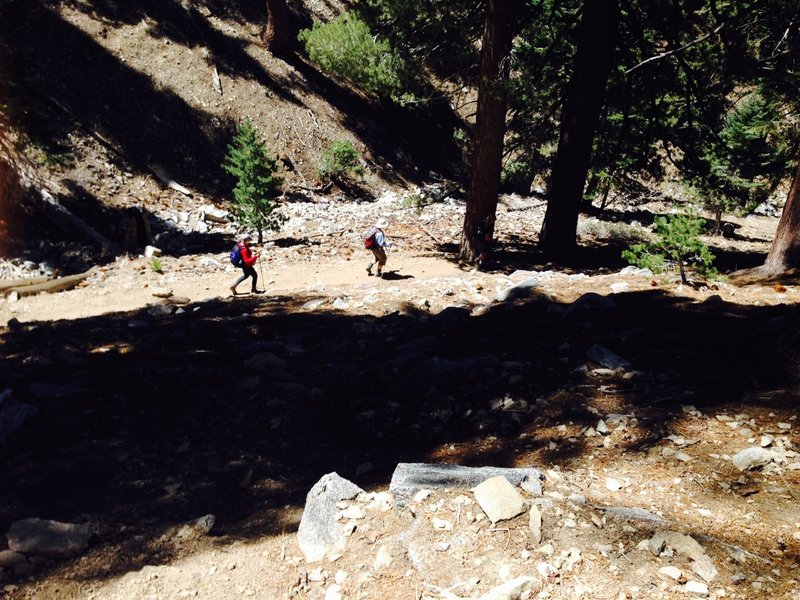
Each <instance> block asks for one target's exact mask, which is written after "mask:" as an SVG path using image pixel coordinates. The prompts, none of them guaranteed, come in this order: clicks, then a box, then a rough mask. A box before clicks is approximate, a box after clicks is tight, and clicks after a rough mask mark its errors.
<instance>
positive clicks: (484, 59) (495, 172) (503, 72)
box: [461, 0, 517, 261]
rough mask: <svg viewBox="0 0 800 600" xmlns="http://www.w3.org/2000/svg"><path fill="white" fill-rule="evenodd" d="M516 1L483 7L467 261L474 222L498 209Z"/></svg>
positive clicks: (472, 255) (474, 249) (474, 245)
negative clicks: (509, 61) (483, 22)
mask: <svg viewBox="0 0 800 600" xmlns="http://www.w3.org/2000/svg"><path fill="white" fill-rule="evenodd" d="M516 5H517V0H489V2H488V6H487V9H486V21H485V24H484V29H483V38H482V45H481V66H480V68H481V74H480V83H479V87H478V108H477V114H476V117H475V139H474V144H473V155H472V170H471V173H470V183H469V191H468V193H467V211H466V215H465V216H464V229H463V231H462V233H461V256H462V257H463V258H465V259H466V260H468V261H475V260H476V259H477V258H478V254H479V252H480V250H479V241H478V234H477V230H478V224H480V223H482V222H483V221H484V219H485V218H486V217H487V216H489V215H494V213H495V211H496V209H497V194H498V193H499V191H500V170H501V166H502V161H503V137H504V136H505V132H506V83H507V80H508V69H507V68H505V66H504V64H503V60H504V59H505V58H506V57H507V56H508V53H509V52H510V50H511V40H512V38H513V28H512V25H511V15H512V13H513V12H514V10H513V9H514V7H515V6H516Z"/></svg>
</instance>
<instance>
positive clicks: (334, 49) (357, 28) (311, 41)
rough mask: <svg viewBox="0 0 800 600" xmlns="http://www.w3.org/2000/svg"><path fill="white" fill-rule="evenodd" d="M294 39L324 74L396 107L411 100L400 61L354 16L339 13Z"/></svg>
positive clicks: (407, 78) (303, 31)
mask: <svg viewBox="0 0 800 600" xmlns="http://www.w3.org/2000/svg"><path fill="white" fill-rule="evenodd" d="M298 39H299V40H300V41H301V42H303V44H304V45H305V49H306V52H307V53H308V56H309V58H310V59H311V60H313V61H314V62H315V63H317V64H318V65H319V66H320V67H321V68H322V70H323V71H325V72H326V73H329V74H331V75H336V76H339V77H342V78H344V79H347V80H349V81H351V82H352V83H354V84H355V85H357V86H358V87H360V88H361V89H363V90H364V91H366V92H368V93H370V94H374V95H376V96H379V97H381V98H388V99H391V100H392V101H394V102H395V103H397V104H400V105H405V104H408V103H410V102H413V101H414V100H415V99H414V97H413V95H412V94H410V93H409V92H406V91H405V90H406V88H407V87H408V85H407V82H408V81H409V80H410V77H409V76H408V75H407V74H406V73H407V68H406V66H405V63H404V62H403V60H402V59H401V58H400V57H399V56H398V54H397V53H396V52H395V51H394V50H393V49H392V47H391V46H390V45H389V43H388V42H386V41H383V40H380V39H378V38H377V37H376V36H373V35H372V32H370V30H369V25H367V24H366V23H365V22H364V21H363V20H362V19H361V18H360V17H359V16H358V15H357V14H355V13H343V14H341V15H339V16H338V17H336V18H335V19H334V20H332V21H330V22H328V23H320V22H318V21H315V22H314V25H313V26H312V28H311V29H304V30H302V31H301V32H300V34H299V35H298Z"/></svg>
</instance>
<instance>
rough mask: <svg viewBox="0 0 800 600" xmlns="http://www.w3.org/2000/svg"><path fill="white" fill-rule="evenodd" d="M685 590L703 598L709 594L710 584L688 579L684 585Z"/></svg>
mask: <svg viewBox="0 0 800 600" xmlns="http://www.w3.org/2000/svg"><path fill="white" fill-rule="evenodd" d="M683 591H684V592H686V593H687V594H692V595H693V596H700V597H702V598H705V597H706V596H708V586H707V585H706V584H705V583H702V582H700V581H687V582H686V585H685V586H683Z"/></svg>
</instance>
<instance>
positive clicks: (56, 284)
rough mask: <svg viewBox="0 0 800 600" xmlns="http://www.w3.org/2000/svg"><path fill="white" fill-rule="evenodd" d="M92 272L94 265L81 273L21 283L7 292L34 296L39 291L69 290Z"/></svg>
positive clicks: (49, 292) (50, 292) (51, 292)
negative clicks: (31, 283) (39, 281)
mask: <svg viewBox="0 0 800 600" xmlns="http://www.w3.org/2000/svg"><path fill="white" fill-rule="evenodd" d="M93 272H94V267H93V268H91V269H89V270H88V271H84V272H83V273H78V274H77V275H67V276H66V277H57V278H55V279H49V280H47V281H44V282H42V283H35V284H33V285H23V286H19V287H15V288H10V289H7V290H6V291H7V292H9V293H10V292H17V293H18V294H19V295H20V296H35V295H36V294H40V293H43V292H44V293H48V294H53V293H55V292H63V291H65V290H71V289H72V288H74V287H75V286H76V285H78V284H79V283H80V282H82V281H83V280H84V279H86V278H87V277H89V275H91V274H92V273H93Z"/></svg>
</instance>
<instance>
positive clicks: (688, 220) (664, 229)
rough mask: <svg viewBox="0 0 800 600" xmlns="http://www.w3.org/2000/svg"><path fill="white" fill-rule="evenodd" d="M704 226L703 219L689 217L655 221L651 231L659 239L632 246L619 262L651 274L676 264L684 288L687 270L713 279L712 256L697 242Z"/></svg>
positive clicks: (624, 252)
mask: <svg viewBox="0 0 800 600" xmlns="http://www.w3.org/2000/svg"><path fill="white" fill-rule="evenodd" d="M705 224H706V221H705V219H703V218H701V217H697V216H694V215H690V214H675V215H669V216H668V217H656V218H655V221H654V223H653V230H654V231H655V233H656V235H657V236H658V237H657V238H656V240H655V241H651V242H644V243H641V244H634V245H633V246H631V247H630V248H629V249H628V250H625V251H623V252H622V258H623V259H625V260H627V261H628V262H629V263H630V264H632V265H636V266H638V267H640V268H643V269H644V268H647V269H650V270H651V271H653V272H654V273H659V272H663V271H664V270H666V266H667V264H668V262H673V263H675V264H677V266H678V270H679V271H680V276H681V282H682V283H684V284H688V283H689V280H688V278H687V277H686V269H687V268H691V269H692V270H694V271H696V272H697V273H699V274H700V275H703V276H705V277H716V276H717V270H716V269H715V268H714V266H713V263H714V256H713V255H712V254H711V251H710V250H709V249H708V246H707V245H706V243H705V242H703V240H701V239H700V232H701V231H702V230H703V227H705Z"/></svg>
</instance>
